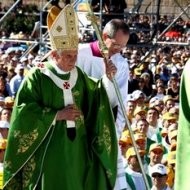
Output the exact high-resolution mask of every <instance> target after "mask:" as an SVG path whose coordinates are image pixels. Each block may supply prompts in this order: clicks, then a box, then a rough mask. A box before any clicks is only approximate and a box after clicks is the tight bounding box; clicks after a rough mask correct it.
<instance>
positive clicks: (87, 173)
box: [4, 63, 117, 190]
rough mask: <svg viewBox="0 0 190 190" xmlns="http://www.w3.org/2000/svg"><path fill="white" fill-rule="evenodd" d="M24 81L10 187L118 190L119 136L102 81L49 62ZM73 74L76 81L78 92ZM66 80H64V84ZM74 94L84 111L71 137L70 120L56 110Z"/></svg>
mask: <svg viewBox="0 0 190 190" xmlns="http://www.w3.org/2000/svg"><path fill="white" fill-rule="evenodd" d="M40 67H41V68H34V69H32V70H31V72H30V73H29V74H28V75H27V76H26V78H25V80H24V81H23V83H22V85H21V87H20V89H19V91H18V94H17V97H16V100H15V105H14V108H13V112H12V117H11V128H10V132H9V135H8V146H7V150H6V153H5V160H4V166H5V167H4V189H5V190H33V189H35V190H53V189H55V190H112V189H113V187H114V184H115V179H116V173H117V172H116V170H117V137H116V132H115V126H114V119H113V114H112V111H111V108H110V104H109V100H108V97H107V94H106V91H105V89H104V88H103V85H102V81H99V82H95V81H93V80H92V79H89V78H88V77H87V76H86V75H85V74H84V73H83V72H82V71H81V70H80V69H78V68H77V67H76V68H75V69H73V71H71V72H70V73H68V74H64V75H61V74H58V73H57V72H56V70H55V69H54V68H53V67H52V66H51V65H50V64H48V63H46V64H43V63H42V64H40ZM71 73H72V76H74V78H76V82H75V83H74V86H73V87H72V97H67V94H66V95H65V94H64V92H65V91H63V88H65V87H66V88H67V87H68V88H69V87H70V85H71V84H70V81H69V80H70V78H71ZM63 83H64V85H63ZM68 98H72V99H73V102H74V103H75V104H76V105H77V106H78V108H79V109H80V110H81V111H82V113H83V116H82V117H81V118H80V119H78V120H77V121H75V127H76V137H75V139H74V140H73V141H71V140H70V139H69V138H68V136H67V121H56V120H55V117H56V113H57V111H58V110H60V109H63V108H64V107H65V99H68Z"/></svg>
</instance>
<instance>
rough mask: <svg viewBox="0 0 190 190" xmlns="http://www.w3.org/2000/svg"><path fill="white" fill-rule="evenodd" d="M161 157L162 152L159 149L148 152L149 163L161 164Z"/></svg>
mask: <svg viewBox="0 0 190 190" xmlns="http://www.w3.org/2000/svg"><path fill="white" fill-rule="evenodd" d="M162 157H163V151H162V150H160V149H154V150H152V151H151V152H150V159H151V162H152V163H154V164H158V163H161V160H162Z"/></svg>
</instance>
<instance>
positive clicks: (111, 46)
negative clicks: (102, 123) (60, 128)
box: [0, 15, 190, 190]
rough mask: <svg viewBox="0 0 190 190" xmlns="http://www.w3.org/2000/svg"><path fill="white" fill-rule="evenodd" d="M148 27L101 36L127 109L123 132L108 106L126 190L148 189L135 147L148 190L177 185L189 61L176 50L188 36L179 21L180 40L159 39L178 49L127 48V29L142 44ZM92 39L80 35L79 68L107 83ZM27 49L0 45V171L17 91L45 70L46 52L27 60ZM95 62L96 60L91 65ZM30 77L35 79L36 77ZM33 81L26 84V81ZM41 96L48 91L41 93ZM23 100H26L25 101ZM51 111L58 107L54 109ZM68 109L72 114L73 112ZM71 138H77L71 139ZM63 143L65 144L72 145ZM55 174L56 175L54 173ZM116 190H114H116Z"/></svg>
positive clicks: (186, 52)
mask: <svg viewBox="0 0 190 190" xmlns="http://www.w3.org/2000/svg"><path fill="white" fill-rule="evenodd" d="M56 16H57V15H56ZM141 22H148V24H142V23H141ZM161 22H162V24H160V26H162V27H160V29H159V32H160V33H161V32H162V31H163V30H164V28H166V27H167V25H168V24H169V21H168V20H167V18H166V17H163V18H162V19H161V20H160V23H161ZM166 23H167V24H166ZM150 24H151V23H150V21H149V19H148V17H142V18H139V17H138V18H136V19H135V20H133V21H130V20H129V21H128V22H127V23H126V22H124V21H122V22H121V23H120V22H119V23H118V20H117V19H116V20H114V19H113V20H111V21H110V22H108V24H107V25H106V26H105V28H104V30H103V40H104V42H105V43H106V45H107V47H108V50H109V58H110V60H111V62H113V63H114V64H115V66H116V68H117V73H116V75H115V76H116V82H118V84H119V89H120V91H121V95H122V99H123V103H124V106H125V108H126V116H127V118H128V120H129V124H130V126H127V125H124V126H123V123H124V119H123V117H122V116H120V115H121V114H122V113H121V111H120V105H119V104H118V103H115V102H116V101H115V99H114V100H113V101H114V103H113V102H111V106H112V108H113V109H114V106H116V107H117V106H118V108H117V111H118V113H119V114H117V115H116V116H115V119H116V126H117V130H116V132H117V138H118V143H117V145H118V148H119V150H121V151H119V152H120V153H119V154H121V155H119V156H118V158H117V160H118V164H117V167H119V164H121V163H122V164H123V168H124V171H121V173H118V172H117V175H118V176H119V175H120V174H122V172H124V173H125V176H124V179H125V180H126V188H127V189H132V190H135V189H136V190H144V189H146V185H147V184H146V183H145V181H144V177H143V173H142V168H141V167H140V164H139V162H138V157H137V153H136V151H135V149H134V146H136V147H137V150H138V152H139V154H140V157H141V161H142V163H143V170H144V171H145V173H146V177H147V181H148V185H149V187H150V188H152V190H158V189H159V190H160V189H167V190H170V189H174V181H175V163H176V146H177V133H178V116H179V90H180V88H179V87H180V86H179V85H180V79H181V74H182V71H183V69H184V67H185V64H186V62H187V61H188V60H189V59H190V48H189V46H182V45H180V42H187V43H189V42H190V31H189V23H188V22H185V21H183V20H179V21H178V22H177V26H178V27H177V29H178V35H177V34H176V35H170V36H169V34H167V35H165V36H164V37H163V38H162V39H163V40H165V41H175V42H179V45H173V46H167V45H163V46H162V45H160V46H159V47H158V48H157V49H155V50H153V51H151V52H149V49H148V48H146V47H142V48H139V47H138V46H135V45H134V46H126V43H127V41H128V40H129V41H130V39H129V30H130V28H131V27H134V28H138V31H139V32H137V33H136V37H137V38H136V39H137V41H138V42H143V43H144V42H148V41H149V40H151V38H152V36H151V35H150V34H151V33H150V31H149V32H147V30H144V29H142V27H143V26H145V25H146V26H148V25H149V27H150ZM115 25H116V26H117V27H116V28H117V30H116V31H114V32H115V33H112V32H113V31H112V30H111V29H110V28H112V27H113V26H115ZM128 26H129V27H128ZM149 27H148V28H149ZM148 28H146V29H148ZM175 30H176V27H175V28H172V30H171V31H175ZM21 34H22V33H20V35H19V34H15V35H14V36H13V35H12V37H11V36H10V34H5V33H3V31H1V38H2V37H5V36H6V38H7V37H8V38H9V37H10V38H14V39H25V38H26V36H25V35H24V34H22V35H21ZM93 35H94V34H91V33H88V34H87V33H83V34H81V39H80V43H81V44H80V45H81V46H79V50H78V55H77V56H78V57H77V66H78V67H80V69H81V70H83V71H84V72H85V73H86V74H87V75H88V76H90V77H93V78H96V79H98V80H100V79H101V78H102V77H103V76H104V74H108V76H107V77H108V79H109V75H110V74H111V73H107V71H106V67H104V66H103V61H104V60H103V59H102V57H101V56H100V53H101V52H98V51H97V49H98V45H97V43H96V41H95V39H94V36H93ZM85 42H89V43H88V44H87V46H86V44H84V43H85ZM92 46H93V48H94V49H93V48H92V55H91V53H90V51H89V50H90V48H91V47H92ZM25 48H27V45H26V44H24V46H23V44H19V43H14V44H13V43H10V42H9V43H7V42H5V41H4V42H1V51H0V163H1V165H0V166H1V169H2V168H3V159H4V152H5V150H6V144H7V137H8V131H9V129H10V127H11V126H10V119H11V114H12V109H13V105H14V103H16V104H18V105H19V103H20V102H19V101H17V102H15V98H16V97H17V92H18V90H19V87H20V85H21V84H22V83H23V81H24V80H25V78H27V79H28V77H27V76H28V73H30V71H31V69H32V70H33V69H34V68H43V67H44V64H43V62H42V61H41V60H42V58H43V57H44V55H45V54H46V51H45V50H44V49H39V50H38V51H37V52H30V53H29V54H26V55H25V54H24V53H25V51H26V49H25ZM86 50H87V51H86ZM95 54H96V55H95ZM53 56H57V55H53ZM53 56H52V57H53ZM93 56H95V57H96V58H95V59H94V57H93ZM98 59H99V60H98ZM52 60H53V58H52ZM85 61H86V62H88V63H91V65H88V66H86V65H84V63H85ZM52 62H53V61H52ZM94 62H96V63H97V64H99V66H100V65H102V66H101V69H100V67H98V68H97V65H94ZM121 63H122V64H121ZM55 68H56V67H55ZM97 69H99V70H97ZM112 69H113V68H112ZM57 72H58V73H59V74H60V73H61V71H59V69H57ZM64 72H65V71H64ZM33 77H34V79H35V77H36V76H33ZM39 78H40V77H39ZM34 79H31V78H30V80H34ZM40 79H41V78H40ZM85 80H86V79H85ZM34 81H35V80H34ZM30 82H31V81H28V83H27V84H25V86H24V87H23V86H22V88H23V91H26V93H28V94H27V95H29V94H30V92H29V91H27V90H26V89H27V88H29V87H30V85H31V84H30ZM35 84H37V83H35ZM108 84H109V83H108ZM108 84H107V85H108ZM109 85H110V84H109ZM36 88H37V87H36ZM110 88H111V87H110V86H107V88H106V91H107V94H108V98H109V100H110V99H111V98H113V97H111V98H110V96H109V95H110V94H111V95H112V96H113V94H114V93H113V94H112V92H111V90H110ZM32 90H34V91H33V92H35V93H37V92H39V91H40V90H39V91H38V90H36V89H35V88H34V89H32ZM44 90H47V89H45V88H44ZM23 91H21V92H20V93H21V94H20V96H24V95H23V94H22V93H23ZM45 93H47V92H45ZM76 93H77V92H76ZM58 94H59V93H58ZM35 95H36V94H34V95H33V96H34V97H35ZM114 95H115V94H114ZM44 96H45V95H44ZM76 96H77V95H76ZM34 97H33V98H34ZM52 97H53V96H52ZM25 98H26V100H27V98H28V97H25ZM35 98H36V97H35ZM29 99H30V98H28V100H29ZM31 99H32V98H31ZM28 100H27V101H28ZM27 101H26V102H27ZM38 101H39V100H38ZM80 101H81V100H80ZM112 103H113V104H112ZM20 106H21V105H20ZM54 106H55V107H56V106H57V105H54ZM62 106H63V105H62ZM55 107H54V108H55ZM58 107H59V106H58ZM82 108H83V107H82ZM15 109H16V108H15ZM59 109H60V107H59ZM69 109H71V108H69ZM72 109H74V108H73V107H72ZM83 109H84V108H83ZM85 111H86V110H85ZM44 112H45V111H44ZM44 112H43V113H42V115H43V114H44ZM76 112H77V114H79V113H78V110H75V113H76ZM37 113H38V112H37ZM102 113H103V112H102ZM15 114H16V113H14V117H15ZM38 114H39V113H38ZM36 116H37V115H36ZM75 116H76V115H75ZM57 117H58V116H57ZM77 117H78V115H77ZM58 120H59V121H56V124H55V125H60V124H59V123H60V120H64V119H63V113H60V117H59V119H58ZM53 122H55V121H53ZM106 122H108V121H106ZM68 125H69V124H68ZM129 127H130V128H131V129H132V132H133V135H134V139H135V145H134V144H133V142H132V139H131V134H130V131H129V129H128V128H129ZM71 128H72V127H71ZM72 138H75V135H74V137H72ZM67 143H68V144H69V143H70V142H67ZM57 144H59V143H57ZM50 145H51V144H50ZM51 148H54V146H53V145H51ZM64 148H65V147H64ZM55 151H57V149H55ZM73 151H74V149H73ZM82 151H85V150H82ZM74 155H75V154H74V153H73V156H74ZM85 159H86V157H85ZM121 159H122V161H121ZM50 160H51V156H50V157H48V160H47V162H48V161H50ZM31 161H32V160H31ZM119 162H120V163H119ZM64 167H66V166H65V165H63V168H64ZM117 169H118V168H117ZM55 171H57V168H56V170H55ZM48 172H49V171H48ZM122 180H123V179H122ZM117 182H118V181H117ZM47 184H49V183H47ZM118 184H119V182H118ZM116 185H117V184H116ZM68 186H69V185H68ZM118 186H119V185H118ZM115 188H116V190H118V189H117V188H118V187H115ZM120 189H122V188H120Z"/></svg>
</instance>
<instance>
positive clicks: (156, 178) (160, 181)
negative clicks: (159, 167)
mask: <svg viewBox="0 0 190 190" xmlns="http://www.w3.org/2000/svg"><path fill="white" fill-rule="evenodd" d="M166 181H167V175H161V174H157V173H155V174H152V182H153V185H155V186H156V187H158V188H159V187H163V186H164V185H166Z"/></svg>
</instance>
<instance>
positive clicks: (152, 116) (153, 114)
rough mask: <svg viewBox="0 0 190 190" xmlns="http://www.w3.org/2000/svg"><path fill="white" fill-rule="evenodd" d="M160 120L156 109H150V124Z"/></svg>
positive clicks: (148, 119) (148, 115)
mask: <svg viewBox="0 0 190 190" xmlns="http://www.w3.org/2000/svg"><path fill="white" fill-rule="evenodd" d="M157 119H158V112H157V111H156V110H154V109H150V110H148V112H147V121H148V122H154V121H157Z"/></svg>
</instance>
